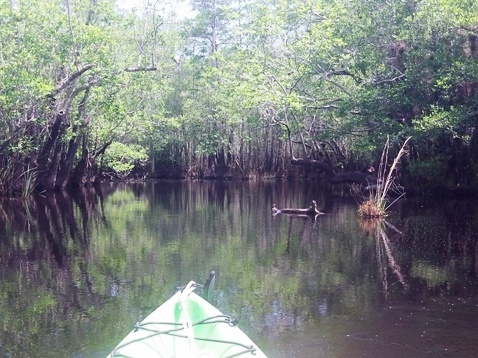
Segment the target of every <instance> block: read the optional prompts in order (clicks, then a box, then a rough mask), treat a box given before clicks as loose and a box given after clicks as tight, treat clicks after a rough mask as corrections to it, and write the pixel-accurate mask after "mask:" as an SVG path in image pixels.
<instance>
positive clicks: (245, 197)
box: [0, 182, 478, 358]
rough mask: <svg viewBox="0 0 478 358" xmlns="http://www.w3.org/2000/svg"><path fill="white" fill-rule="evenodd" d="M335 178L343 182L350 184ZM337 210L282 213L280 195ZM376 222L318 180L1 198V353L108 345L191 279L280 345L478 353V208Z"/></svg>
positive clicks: (451, 207)
mask: <svg viewBox="0 0 478 358" xmlns="http://www.w3.org/2000/svg"><path fill="white" fill-rule="evenodd" d="M335 190H336V189H335ZM312 199H315V200H316V201H317V203H318V206H319V209H320V210H321V211H323V212H325V214H324V215H321V216H319V217H317V218H316V219H314V218H307V217H305V218H303V217H296V216H286V215H283V214H280V215H276V216H273V215H272V214H271V207H272V204H273V203H275V204H277V206H278V207H284V206H290V207H300V208H301V207H307V206H308V205H309V203H310V201H311V200H312ZM391 210H392V211H391V212H390V215H389V216H388V217H387V220H386V221H382V222H379V221H364V220H360V219H359V217H358V216H357V204H356V203H355V202H354V201H353V200H345V199H340V197H339V196H337V195H334V193H333V192H332V190H331V188H322V187H320V185H318V184H317V183H314V182H302V183H283V182H281V183H277V182H270V183H268V182H265V183H264V182H263V183H256V182H249V183H247V182H246V183H243V182H160V183H145V184H131V185H126V184H122V185H113V184H111V185H105V186H103V187H102V190H101V191H96V192H94V191H84V192H81V193H75V194H74V195H72V194H70V195H66V194H62V195H59V194H58V195H56V196H50V197H39V198H35V199H31V200H28V201H18V200H5V201H3V202H1V204H0V358H3V357H75V358H80V357H105V356H106V355H107V354H108V353H109V351H110V350H111V349H112V348H113V347H114V346H115V345H116V344H117V343H118V342H119V341H120V340H121V339H122V338H123V337H124V336H125V335H126V334H127V333H128V332H129V331H130V329H131V328H132V325H133V324H134V323H135V322H138V321H140V320H141V319H142V318H144V317H145V316H146V315H147V314H149V313H150V312H151V311H152V310H153V309H155V308H156V307H157V306H159V305H160V304H161V303H162V302H164V301H165V300H166V299H167V298H169V297H170V296H171V295H172V294H173V293H174V292H175V289H176V287H178V286H182V285H185V284H186V283H187V282H188V281H190V280H195V281H197V282H204V280H205V279H206V278H207V276H208V274H209V272H210V271H211V270H215V271H216V272H217V273H218V275H217V281H216V286H215V291H214V292H213V296H212V301H213V303H214V304H215V305H216V306H217V307H218V308H219V309H220V310H221V311H223V312H224V313H228V314H232V315H234V316H235V317H237V318H238V319H239V327H240V328H242V330H243V331H245V332H246V333H247V334H248V335H249V336H250V337H251V338H252V339H253V340H254V341H255V342H256V343H257V344H258V345H259V346H260V347H261V348H262V350H263V351H264V352H265V353H266V354H268V356H269V357H328V358H329V357H330V358H334V357H338V358H341V357H344V358H345V357H392V358H393V357H476V356H478V279H477V275H478V204H477V203H476V202H472V201H451V200H447V201H432V200H401V201H399V202H397V203H395V204H394V205H393V206H392V208H391Z"/></svg>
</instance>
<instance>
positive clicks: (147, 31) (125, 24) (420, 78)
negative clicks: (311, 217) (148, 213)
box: [0, 0, 478, 199]
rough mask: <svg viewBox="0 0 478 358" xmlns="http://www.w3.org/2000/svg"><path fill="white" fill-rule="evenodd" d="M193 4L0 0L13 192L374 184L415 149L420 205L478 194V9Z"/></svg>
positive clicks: (1, 134)
mask: <svg viewBox="0 0 478 358" xmlns="http://www.w3.org/2000/svg"><path fill="white" fill-rule="evenodd" d="M190 3H191V9H192V12H191V16H190V17H189V16H188V17H184V16H180V15H179V14H176V13H175V12H174V11H172V9H171V8H168V7H167V6H165V7H163V6H160V4H159V3H156V2H144V4H143V5H138V8H137V9H125V8H124V7H121V6H120V4H119V2H118V1H114V0H111V1H106V2H98V1H92V0H76V1H74V2H71V1H67V2H66V5H65V3H64V2H62V1H51V2H48V3H45V1H43V0H30V1H26V0H18V1H10V2H8V1H4V4H3V3H2V4H3V5H4V6H0V19H2V20H1V21H2V26H1V27H0V48H1V49H2V51H1V54H0V77H1V78H2V82H1V83H0V197H28V196H29V195H31V194H32V193H48V192H58V191H63V190H65V189H75V188H81V187H85V186H91V185H94V183H97V182H99V181H110V180H146V179H191V180H213V179H214V180H235V179H241V180H263V179H268V178H274V179H279V180H285V179H300V180H311V181H316V182H317V183H318V185H322V183H326V184H324V185H332V186H333V187H334V188H335V187H341V188H348V187H352V190H354V189H353V188H354V187H358V188H360V189H357V190H362V189H365V188H367V187H368V186H369V184H370V183H372V184H373V185H376V186H377V185H380V183H377V182H376V181H374V178H376V176H377V173H380V170H381V169H380V165H381V159H380V158H381V155H382V148H383V146H384V143H387V142H388V141H389V143H390V153H389V155H390V157H394V156H395V155H396V154H397V153H399V149H398V145H399V144H400V143H403V142H404V141H405V139H406V138H409V137H413V140H412V141H410V142H409V143H407V153H406V155H404V157H403V158H402V160H401V161H400V165H399V167H397V170H396V171H394V175H397V180H398V179H400V185H402V186H403V187H404V188H405V189H406V192H407V195H435V196H442V195H450V196H465V197H466V196H469V195H475V196H476V195H477V194H478V111H477V105H476V104H477V103H478V2H476V1H474V2H473V1H468V2H456V1H451V0H443V1H438V2H437V1H433V0H420V1H415V2H412V3H413V4H412V3H410V2H407V1H405V2H403V1H402V2H386V3H382V2H380V1H372V2H364V1H361V0H347V1H345V0H334V1H326V2H324V1H321V0H312V1H308V2H307V3H304V2H303V1H302V0H287V1H283V2H277V1H272V0H252V1H250V2H247V5H244V2H243V1H239V0H227V1H225V0H201V1H199V0H190ZM239 19H240V21H239ZM364 19H367V21H364ZM377 28H379V29H380V31H379V32H377ZM390 39H393V40H390ZM383 179H384V180H386V179H387V177H385V178H383ZM389 194H390V193H389ZM311 199H313V198H311Z"/></svg>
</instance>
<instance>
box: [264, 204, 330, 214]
mask: <svg viewBox="0 0 478 358" xmlns="http://www.w3.org/2000/svg"><path fill="white" fill-rule="evenodd" d="M272 214H274V215H277V214H290V215H322V214H323V212H320V211H319V209H317V202H316V201H315V200H312V204H311V205H310V206H309V207H308V208H306V209H296V208H285V209H278V208H277V207H276V204H273V205H272Z"/></svg>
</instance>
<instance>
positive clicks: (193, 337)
mask: <svg viewBox="0 0 478 358" xmlns="http://www.w3.org/2000/svg"><path fill="white" fill-rule="evenodd" d="M195 287H197V284H195V283H194V282H190V283H189V284H188V285H187V286H186V288H185V289H184V290H182V291H179V292H177V293H176V294H174V295H173V296H172V297H171V298H170V299H169V300H167V301H166V302H165V303H163V304H162V305H161V306H159V307H158V308H157V309H156V310H155V311H154V312H152V313H151V314H150V315H149V316H147V317H146V318H145V319H144V320H143V321H142V322H140V323H137V324H136V325H135V326H134V329H133V330H132V331H131V332H130V333H129V334H128V335H127V336H126V337H125V338H124V339H123V340H122V341H121V342H120V343H119V344H118V345H117V346H116V348H115V349H114V350H113V351H112V352H111V353H110V354H109V355H108V357H107V358H113V357H132V358H133V357H135V358H136V357H137V358H139V357H141V358H147V357H151V358H152V357H155V358H156V357H168V358H172V357H191V358H193V357H214V358H216V357H249V356H250V357H252V356H254V357H266V355H265V354H264V353H263V352H262V351H261V350H260V349H259V348H258V347H257V346H256V345H255V344H254V342H253V341H252V340H251V339H250V338H249V337H248V336H247V335H246V334H245V333H244V332H242V331H241V330H240V329H239V328H238V327H237V326H236V325H235V322H234V320H233V319H231V317H229V316H227V315H224V314H222V313H221V312H220V311H219V310H218V309H217V308H215V307H214V306H213V305H211V304H210V303H209V302H207V301H206V300H204V299H203V298H201V297H200V296H198V295H197V294H195V293H194V292H192V291H193V290H194V288H195Z"/></svg>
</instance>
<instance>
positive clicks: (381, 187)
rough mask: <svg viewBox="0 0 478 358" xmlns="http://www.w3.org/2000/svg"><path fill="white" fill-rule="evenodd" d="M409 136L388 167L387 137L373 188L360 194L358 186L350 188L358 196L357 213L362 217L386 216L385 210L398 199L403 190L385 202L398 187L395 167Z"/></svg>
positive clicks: (403, 152)
mask: <svg viewBox="0 0 478 358" xmlns="http://www.w3.org/2000/svg"><path fill="white" fill-rule="evenodd" d="M410 138H411V137H408V138H407V139H406V140H405V142H403V145H402V147H401V148H400V150H399V151H398V153H397V155H396V156H395V159H394V160H393V162H392V165H391V166H390V168H388V162H389V157H388V151H389V149H390V138H387V142H386V143H385V146H384V147H383V151H382V157H381V158H380V164H379V168H378V171H377V182H376V184H374V185H373V187H374V190H368V193H367V194H362V192H361V191H359V189H358V188H356V187H355V188H352V192H353V193H354V194H355V195H356V197H358V198H359V201H360V204H359V208H358V214H359V216H360V217H363V218H382V217H385V216H387V210H388V208H390V206H391V205H393V204H394V203H395V202H396V201H397V200H398V199H400V198H401V197H402V196H403V195H405V193H404V192H402V193H401V194H400V195H399V196H398V197H397V198H396V199H395V200H394V201H393V202H391V203H390V204H387V201H386V198H387V195H388V193H389V192H390V191H395V190H396V189H397V188H399V185H398V183H397V173H396V168H397V165H398V163H399V162H400V159H401V158H402V157H403V156H404V155H405V154H407V150H406V149H405V148H406V145H407V143H408V141H409V140H410Z"/></svg>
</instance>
